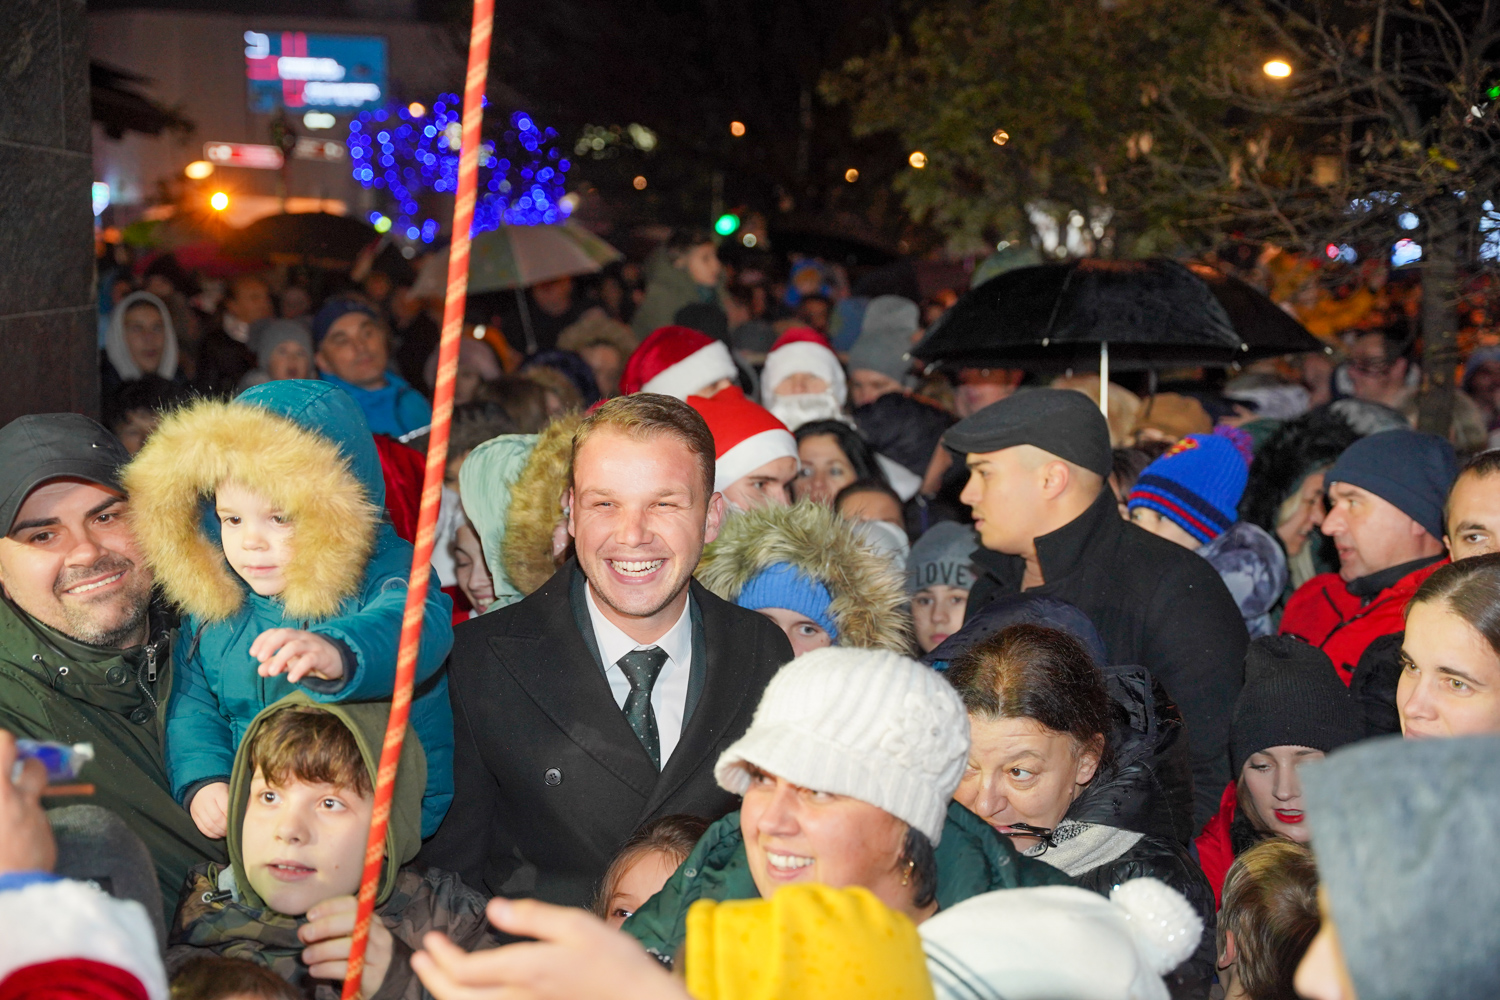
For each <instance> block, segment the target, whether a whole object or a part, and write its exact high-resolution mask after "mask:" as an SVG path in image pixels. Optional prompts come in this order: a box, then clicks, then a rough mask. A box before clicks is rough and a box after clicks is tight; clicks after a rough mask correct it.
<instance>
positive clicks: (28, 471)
mask: <svg viewBox="0 0 1500 1000" xmlns="http://www.w3.org/2000/svg"><path fill="white" fill-rule="evenodd" d="M129 461H130V454H129V452H127V451H126V450H125V446H124V445H122V444H120V442H119V440H118V439H117V438H116V437H115V436H114V435H113V434H111V433H110V432H109V431H107V430H105V429H104V428H103V427H101V426H99V424H97V423H95V422H94V421H92V420H90V419H89V418H88V417H85V416H84V415H83V414H81V413H33V414H29V415H27V416H24V417H17V418H16V419H14V420H12V421H11V422H10V423H8V424H6V425H5V426H4V427H0V529H3V532H0V533H4V534H9V533H10V526H11V525H12V524H15V523H16V512H17V511H18V510H20V509H21V504H23V503H25V502H26V497H27V496H28V495H29V494H30V493H31V491H32V490H34V489H36V488H37V487H38V486H40V485H41V484H42V483H45V482H47V481H48V480H50V479H82V480H84V481H85V482H90V483H95V484H97V485H99V486H107V487H109V488H110V489H115V490H118V489H120V469H121V467H122V466H124V465H125V463H127V462H129Z"/></svg>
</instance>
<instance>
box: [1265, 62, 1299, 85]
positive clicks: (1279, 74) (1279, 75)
mask: <svg viewBox="0 0 1500 1000" xmlns="http://www.w3.org/2000/svg"><path fill="white" fill-rule="evenodd" d="M1261 72H1263V73H1265V74H1266V76H1269V77H1273V78H1275V79H1277V80H1285V79H1286V78H1287V77H1289V76H1291V75H1292V64H1291V63H1289V62H1287V61H1286V60H1285V59H1268V60H1267V61H1266V64H1265V65H1264V66H1262V67H1261Z"/></svg>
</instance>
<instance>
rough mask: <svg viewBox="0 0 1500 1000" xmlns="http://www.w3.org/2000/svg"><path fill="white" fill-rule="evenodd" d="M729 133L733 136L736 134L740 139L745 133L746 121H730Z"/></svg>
mask: <svg viewBox="0 0 1500 1000" xmlns="http://www.w3.org/2000/svg"><path fill="white" fill-rule="evenodd" d="M729 134H730V135H732V136H734V137H735V138H736V139H738V138H739V137H740V136H742V135H744V134H745V123H744V122H730V123H729Z"/></svg>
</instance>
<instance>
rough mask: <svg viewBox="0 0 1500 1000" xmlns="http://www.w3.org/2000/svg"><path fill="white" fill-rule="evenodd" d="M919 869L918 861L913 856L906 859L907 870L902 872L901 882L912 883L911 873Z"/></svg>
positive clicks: (903, 883) (904, 883)
mask: <svg viewBox="0 0 1500 1000" xmlns="http://www.w3.org/2000/svg"><path fill="white" fill-rule="evenodd" d="M916 870H917V863H916V862H915V861H913V860H912V859H911V858H907V859H906V871H904V872H902V873H901V884H902V885H911V873H912V872H914V871H916Z"/></svg>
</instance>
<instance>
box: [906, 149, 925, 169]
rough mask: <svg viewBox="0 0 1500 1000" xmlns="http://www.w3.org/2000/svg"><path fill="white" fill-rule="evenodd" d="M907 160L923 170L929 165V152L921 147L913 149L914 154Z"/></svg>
mask: <svg viewBox="0 0 1500 1000" xmlns="http://www.w3.org/2000/svg"><path fill="white" fill-rule="evenodd" d="M906 162H907V163H910V164H911V165H912V166H914V167H916V168H917V169H918V170H921V169H922V168H923V167H925V166H927V154H926V153H924V152H922V151H921V150H920V149H915V150H912V154H911V155H910V156H908V157H907V158H906Z"/></svg>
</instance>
